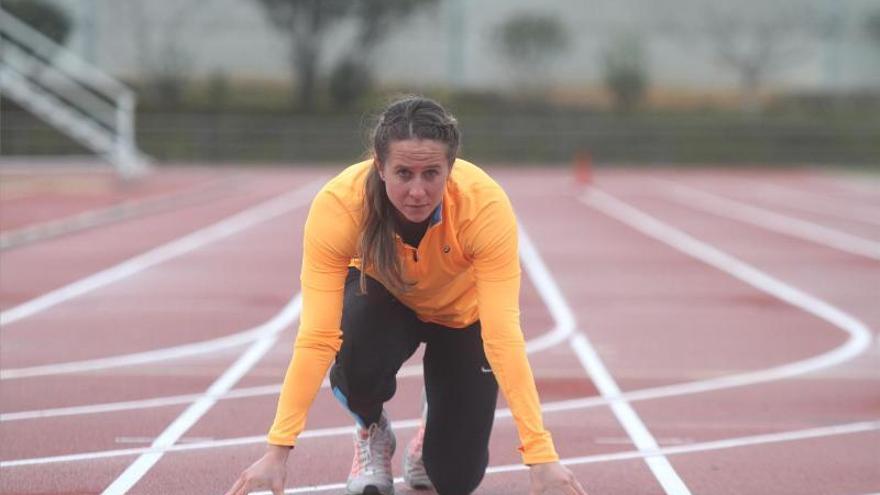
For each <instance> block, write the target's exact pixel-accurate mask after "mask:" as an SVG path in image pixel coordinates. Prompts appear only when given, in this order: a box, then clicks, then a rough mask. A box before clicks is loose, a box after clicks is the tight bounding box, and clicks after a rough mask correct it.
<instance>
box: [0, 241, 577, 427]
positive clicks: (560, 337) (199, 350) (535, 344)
mask: <svg viewBox="0 0 880 495" xmlns="http://www.w3.org/2000/svg"><path fill="white" fill-rule="evenodd" d="M520 251H521V254H520V256H521V257H522V259H523V265H524V267H525V269H526V272H527V273H528V274H529V276H530V277H531V278H532V280H534V283H535V284H539V283H540V284H544V285H547V284H546V282H544V279H546V278H547V276H548V275H547V273H548V272H547V270H546V268H545V267H543V264H541V261H540V258H539V257H538V258H536V253H535V249H534V247H533V246H532V244H531V242H529V241H526V242H525V243H523V242H521V246H520ZM527 258H528V261H526V259H527ZM535 259H537V260H538V263H539V264H536V263H535V262H534V261H532V260H535ZM552 287H554V288H555V286H552ZM549 290H550V291H551V292H541V293H540V294H539V295H540V297H541V299H542V300H543V301H544V303H545V304H546V305H547V307H548V310H549V311H550V313H551V315H552V316H553V319H554V321H555V327H554V328H553V329H552V330H551V331H549V332H546V333H544V334H541V335H540V336H538V337H536V338H534V339H531V340H529V341H527V342H526V352H527V353H530V354H531V353H537V352H541V351H544V350H546V349H549V348H551V347H553V346H555V345H557V344H559V343H561V342H564V341H565V340H566V339H567V338H568V337H569V336H570V335H571V333H572V332H573V331H574V319H573V318H571V315H570V313H566V312H565V311H564V310H562V309H560V304H559V303H558V302H557V301H559V297H560V294H559V293H558V289H555V290H556V293H553V292H552V290H554V289H553V288H551V289H549ZM258 336H259V327H257V328H252V329H248V330H245V331H242V332H238V333H235V334H233V335H229V336H226V337H221V338H218V339H213V340H207V341H203V342H196V343H193V344H186V345H182V346H175V347H167V348H164V349H157V350H153V351H148V352H140V353H134V354H125V355H121V356H112V357H107V358H101V359H89V360H84V361H72V362H67V363H57V364H50V365H44V366H32V367H28V368H15V369H8V370H0V379H13V378H29V377H35V376H45V375H54V374H59V373H76V372H83V371H96V370H102V369H108V368H114V367H119V366H131V365H136V364H145V363H150V362H155V361H163V360H166V359H176V358H181V357H187V356H193V355H197V354H204V353H210V352H216V351H219V350H223V349H228V348H231V347H236V346H239V345H244V344H246V343H248V342H250V341H252V340H254V339H256V338H258ZM421 370H422V367H421V365H413V366H405V367H403V368H401V370H400V372H399V373H398V376H399V377H403V376H414V375H420V374H421ZM324 386H325V387H326V381H325V385H324ZM278 387H280V385H279V386H278ZM273 390H277V388H275V389H273ZM193 397H196V398H193ZM197 397H200V396H199V395H183V396H176V397H170V398H162V397H160V398H156V399H146V400H144V401H126V402H124V403H111V404H106V405H95V406H78V407H66V408H57V409H55V410H44V411H42V412H41V411H23V412H20V413H9V414H0V421H13V420H18V419H31V418H38V417H51V416H69V415H73V414H87V413H97V412H109V411H121V410H126V409H135V408H138V405H139V404H143V406H144V407H162V406H166V405H172V404H180V403H186V402H193V401H195V400H197ZM181 398H186V399H183V400H181Z"/></svg>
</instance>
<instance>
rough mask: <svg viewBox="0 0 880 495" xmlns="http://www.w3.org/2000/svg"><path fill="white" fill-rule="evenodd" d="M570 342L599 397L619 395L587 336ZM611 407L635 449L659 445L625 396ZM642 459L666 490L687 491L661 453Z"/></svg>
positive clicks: (653, 449) (652, 448)
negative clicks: (600, 395)
mask: <svg viewBox="0 0 880 495" xmlns="http://www.w3.org/2000/svg"><path fill="white" fill-rule="evenodd" d="M571 345H572V348H573V349H574V351H575V354H577V357H578V359H579V360H580V361H581V365H582V366H583V367H584V369H585V370H587V374H588V375H589V376H590V377H591V378H592V379H593V383H595V384H596V388H597V389H598V390H599V392H600V393H601V394H602V397H605V398H619V397H620V396H621V392H620V387H618V385H617V382H615V381H614V379H613V378H612V377H611V373H610V372H609V371H608V369H607V368H606V367H605V365H604V364H603V363H602V360H601V358H600V357H599V355H598V354H597V353H596V350H595V348H594V347H593V345H592V344H590V341H589V340H587V337H586V335H584V334H578V335H577V336H575V337H574V338H573V339H572V342H571ZM611 411H612V412H613V413H614V416H615V417H617V421H618V422H620V424H621V425H622V426H623V429H624V430H625V431H626V434H627V435H629V438H631V439H632V442H633V445H635V447H636V449H638V451H639V452H643V453H646V454H647V453H650V452H657V451H658V450H659V448H660V447H659V445H658V444H657V441H656V440H655V439H654V436H653V435H652V434H651V432H650V431H649V430H648V427H647V426H645V423H644V422H643V421H642V419H641V418H640V417H639V415H638V413H636V411H635V409H633V408H632V405H630V403H629V402H626V401H625V400H615V401H612V402H611ZM644 460H645V462H646V463H647V464H648V467H649V468H650V469H651V472H652V473H653V474H654V477H655V478H657V481H659V482H660V485H661V486H662V487H663V490H664V491H665V492H666V493H670V494H672V493H680V494H689V493H691V491H690V490H689V489H688V487H687V485H685V483H684V480H682V479H681V477H680V476H679V475H678V473H677V472H676V471H675V469H674V468H673V467H672V464H670V462H669V459H667V458H666V457H665V456H664V455H662V454H657V455H646V456H645V457H644Z"/></svg>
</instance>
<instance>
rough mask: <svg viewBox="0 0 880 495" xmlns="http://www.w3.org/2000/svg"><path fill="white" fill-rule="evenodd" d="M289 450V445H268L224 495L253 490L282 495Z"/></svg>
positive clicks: (245, 493)
mask: <svg viewBox="0 0 880 495" xmlns="http://www.w3.org/2000/svg"><path fill="white" fill-rule="evenodd" d="M290 451H291V448H290V447H286V446H283V445H269V450H268V451H266V453H265V454H264V455H263V457H261V458H260V459H259V460H258V461H257V462H255V463H253V464H251V467H249V468H247V469H245V470H244V471H243V472H242V473H241V476H239V477H238V480H236V482H235V484H234V485H232V488H230V489H229V491H228V492H226V495H247V494H248V493H250V492H251V491H255V490H271V491H272V494H273V495H283V494H284V480H285V478H287V456H288V455H289V454H290Z"/></svg>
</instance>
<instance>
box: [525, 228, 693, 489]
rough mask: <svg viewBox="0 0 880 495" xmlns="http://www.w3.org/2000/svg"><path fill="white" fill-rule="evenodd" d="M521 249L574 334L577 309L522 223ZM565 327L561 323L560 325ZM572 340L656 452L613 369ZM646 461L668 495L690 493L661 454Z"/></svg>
mask: <svg viewBox="0 0 880 495" xmlns="http://www.w3.org/2000/svg"><path fill="white" fill-rule="evenodd" d="M520 251H521V252H522V253H523V261H524V262H525V263H526V265H527V266H530V267H531V271H530V272H529V273H530V274H534V275H533V276H532V279H533V282H534V284H535V287H537V289H538V292H539V293H540V294H541V296H542V297H543V298H544V300H545V301H546V302H547V303H548V306H549V307H550V308H551V314H553V316H554V318H555V319H557V321H561V322H564V324H565V325H568V326H569V327H570V328H569V330H570V331H569V332H568V334H572V332H573V330H574V325H575V317H574V312H573V311H572V310H571V306H569V304H568V301H566V299H565V296H564V295H563V294H562V291H561V290H560V289H559V286H558V285H557V284H556V281H555V280H554V279H553V276H552V275H551V274H550V270H549V269H548V268H547V266H546V265H545V264H544V261H543V259H541V256H540V253H539V252H538V250H537V248H535V246H534V244H533V243H532V241H531V239H530V238H529V236H528V234H527V233H526V231H525V229H524V228H522V226H520ZM560 326H562V325H560ZM569 343H570V344H571V347H572V349H574V351H575V354H576V355H577V357H578V359H579V360H580V362H581V365H582V366H583V368H584V370H586V372H587V375H588V376H589V377H590V379H591V380H592V381H593V383H594V384H595V385H596V388H597V389H598V391H599V394H600V395H601V396H602V397H603V398H606V399H617V400H613V401H611V402H610V405H611V411H612V412H613V413H614V416H615V417H616V418H617V421H618V422H619V423H620V424H621V426H623V429H624V431H626V434H627V435H628V436H629V437H630V438H631V439H632V441H633V444H634V445H635V446H636V448H637V449H638V450H639V451H640V452H655V451H657V449H658V445H657V441H656V440H655V439H654V436H653V435H651V432H650V431H648V428H647V426H645V423H644V422H643V421H642V419H641V418H640V417H639V415H638V413H636V411H635V409H633V408H632V406H631V405H630V404H629V403H628V402H626V401H625V400H620V396H621V393H620V387H618V385H617V382H616V381H615V380H614V378H613V377H612V376H611V372H609V371H608V368H607V367H606V366H605V364H604V363H603V362H602V359H601V358H600V357H599V354H598V353H597V352H596V350H595V348H594V347H593V345H592V344H591V343H590V341H589V340H588V339H587V337H586V335H584V334H582V333H577V334H573V335H571V337H570V341H569ZM644 459H645V463H646V464H647V465H648V468H649V469H650V470H651V472H652V473H653V474H654V477H655V478H657V481H658V482H659V483H660V485H661V486H662V487H663V490H664V491H665V492H666V493H668V494H680V495H689V494H690V493H691V492H690V490H689V489H688V487H687V485H685V483H684V481H683V480H682V479H681V477H680V476H679V475H678V473H677V472H675V469H674V468H673V467H672V464H670V463H669V460H668V459H666V457H665V456H663V455H662V454H656V455H649V456H645V458H644Z"/></svg>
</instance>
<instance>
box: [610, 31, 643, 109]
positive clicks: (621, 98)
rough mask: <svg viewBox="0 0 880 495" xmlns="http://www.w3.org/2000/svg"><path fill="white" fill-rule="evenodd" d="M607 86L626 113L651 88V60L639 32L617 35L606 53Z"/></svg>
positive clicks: (618, 107)
mask: <svg viewBox="0 0 880 495" xmlns="http://www.w3.org/2000/svg"><path fill="white" fill-rule="evenodd" d="M602 62H603V64H602V65H603V71H604V74H603V75H604V80H605V86H606V87H607V88H608V90H609V91H610V92H611V94H612V95H613V97H614V106H615V107H616V108H617V109H618V110H619V111H622V112H629V111H632V110H634V109H635V108H636V107H638V105H639V103H641V101H642V99H644V96H645V91H646V90H647V88H648V61H647V56H646V54H645V47H644V41H643V40H642V38H641V36H639V35H638V34H637V33H635V32H621V33H618V34H617V35H615V36H614V37H613V38H612V40H611V42H610V44H609V45H608V46H607V47H606V48H605V50H604V51H603V53H602Z"/></svg>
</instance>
